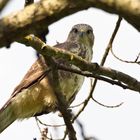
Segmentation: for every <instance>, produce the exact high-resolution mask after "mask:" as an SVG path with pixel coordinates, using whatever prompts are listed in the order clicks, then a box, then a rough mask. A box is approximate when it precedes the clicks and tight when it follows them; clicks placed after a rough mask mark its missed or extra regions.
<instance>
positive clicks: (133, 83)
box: [22, 35, 140, 92]
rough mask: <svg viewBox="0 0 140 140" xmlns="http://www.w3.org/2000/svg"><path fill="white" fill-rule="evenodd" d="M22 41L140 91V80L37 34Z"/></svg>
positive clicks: (45, 52) (42, 52) (47, 54)
mask: <svg viewBox="0 0 140 140" xmlns="http://www.w3.org/2000/svg"><path fill="white" fill-rule="evenodd" d="M22 43H24V44H26V45H30V46H32V47H33V48H34V49H35V50H37V51H38V52H39V53H41V54H42V55H44V56H49V57H54V58H62V59H65V60H66V61H69V62H70V63H71V64H73V65H76V66H77V67H79V68H80V69H81V70H82V71H88V72H90V73H92V74H95V75H102V76H105V77H109V78H111V79H114V80H117V81H119V82H122V83H124V84H125V85H127V86H129V88H130V89H132V90H134V91H138V92H140V82H139V81H137V80H136V79H135V78H133V77H131V76H129V75H127V74H125V73H122V72H119V71H117V70H113V69H111V68H105V67H102V66H99V65H98V64H97V63H89V62H87V61H86V60H84V59H82V58H81V57H78V56H77V55H75V54H72V53H70V52H68V51H65V50H62V49H58V48H53V47H49V46H48V45H46V44H45V43H44V42H42V41H41V40H40V39H39V38H37V37H35V36H31V35H30V36H27V37H26V38H25V39H24V40H22Z"/></svg>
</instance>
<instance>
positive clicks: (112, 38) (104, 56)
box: [92, 16, 122, 99]
mask: <svg viewBox="0 0 140 140" xmlns="http://www.w3.org/2000/svg"><path fill="white" fill-rule="evenodd" d="M121 21H122V17H120V16H119V17H118V20H117V22H116V26H115V29H114V31H113V33H112V36H111V38H110V40H109V43H108V45H107V48H106V50H105V53H104V55H103V58H102V60H101V63H100V65H101V66H103V65H104V63H105V61H106V59H107V56H108V53H109V51H110V49H111V48H112V44H113V41H114V39H115V36H116V34H117V32H118V29H119V27H120V24H121ZM96 84H97V79H96V78H95V80H94V83H93V92H94V89H95V87H96ZM92 98H93V96H92ZM93 99H94V98H93Z"/></svg>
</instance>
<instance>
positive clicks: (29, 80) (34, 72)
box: [0, 42, 77, 111]
mask: <svg viewBox="0 0 140 140" xmlns="http://www.w3.org/2000/svg"><path fill="white" fill-rule="evenodd" d="M54 47H56V48H60V49H65V50H69V49H70V47H73V48H76V47H77V45H76V44H74V43H69V42H65V43H62V44H57V45H55V46H54ZM60 62H61V60H60ZM47 68H48V67H47V65H46V63H45V60H44V58H43V57H42V56H41V57H39V58H38V59H37V60H36V61H35V63H33V65H32V66H31V68H30V69H29V70H28V72H27V74H26V75H25V76H24V78H23V79H22V81H21V82H20V84H19V85H18V86H17V87H16V88H15V89H14V91H13V93H12V95H11V97H10V99H9V100H8V101H7V102H6V103H5V105H4V106H3V107H2V108H1V109H0V111H2V110H3V109H4V108H5V107H6V106H7V105H8V104H9V103H10V101H11V99H12V98H13V97H14V96H16V95H17V94H18V93H19V92H20V91H22V90H23V89H26V88H28V87H30V86H31V85H33V84H35V83H36V82H37V81H38V80H39V79H40V78H41V77H44V76H45V75H46V70H47Z"/></svg>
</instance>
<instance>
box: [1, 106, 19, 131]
mask: <svg viewBox="0 0 140 140" xmlns="http://www.w3.org/2000/svg"><path fill="white" fill-rule="evenodd" d="M15 120H16V117H15V114H14V112H13V109H12V105H11V104H9V105H8V106H6V107H4V108H2V109H1V110H0V133H2V132H3V131H4V130H5V129H6V128H7V127H8V126H9V125H11V124H12V123H13V122H14V121H15Z"/></svg>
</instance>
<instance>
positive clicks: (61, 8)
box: [0, 0, 140, 47]
mask: <svg viewBox="0 0 140 140" xmlns="http://www.w3.org/2000/svg"><path fill="white" fill-rule="evenodd" d="M90 7H96V8H100V9H103V10H105V11H107V12H110V13H115V14H118V15H120V16H122V17H123V18H124V19H126V20H127V21H128V22H129V23H130V24H131V25H133V26H134V27H135V28H136V29H137V30H138V31H140V16H139V15H140V1H139V0H123V1H122V0H79V1H75V0H57V1H56V0H42V1H39V2H38V3H34V4H31V5H29V6H26V7H25V8H24V9H23V10H21V11H19V12H18V13H14V14H10V15H9V16H6V17H4V18H2V19H1V20H0V40H1V41H0V47H3V46H6V45H9V44H10V43H11V42H13V41H16V40H18V39H20V38H22V37H24V36H26V35H28V34H31V33H32V34H35V35H36V34H38V33H40V34H41V33H42V32H43V31H45V30H47V28H48V26H49V25H50V24H52V23H53V22H55V21H57V20H59V19H61V18H63V17H65V16H68V15H70V14H73V13H75V12H78V11H80V10H84V9H88V8H90Z"/></svg>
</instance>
